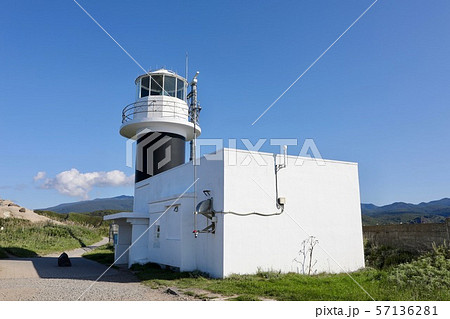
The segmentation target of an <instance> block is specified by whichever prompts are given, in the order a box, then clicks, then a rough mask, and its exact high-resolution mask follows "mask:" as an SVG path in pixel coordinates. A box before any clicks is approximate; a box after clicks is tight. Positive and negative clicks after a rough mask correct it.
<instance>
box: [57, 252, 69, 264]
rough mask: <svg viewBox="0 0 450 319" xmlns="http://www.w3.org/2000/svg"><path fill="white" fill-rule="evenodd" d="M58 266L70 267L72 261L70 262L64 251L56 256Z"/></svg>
mask: <svg viewBox="0 0 450 319" xmlns="http://www.w3.org/2000/svg"><path fill="white" fill-rule="evenodd" d="M58 266H59V267H72V263H71V262H70V259H69V256H68V255H67V254H66V253H62V254H61V256H59V257H58Z"/></svg>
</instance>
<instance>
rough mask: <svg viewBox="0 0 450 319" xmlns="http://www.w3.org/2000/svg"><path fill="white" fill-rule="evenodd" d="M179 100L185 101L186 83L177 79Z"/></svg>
mask: <svg viewBox="0 0 450 319" xmlns="http://www.w3.org/2000/svg"><path fill="white" fill-rule="evenodd" d="M177 98H179V99H180V100H184V82H183V81H181V80H180V79H177Z"/></svg>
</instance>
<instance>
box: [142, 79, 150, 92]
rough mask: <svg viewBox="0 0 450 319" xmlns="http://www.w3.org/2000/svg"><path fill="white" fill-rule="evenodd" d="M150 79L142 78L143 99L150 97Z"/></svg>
mask: <svg viewBox="0 0 450 319" xmlns="http://www.w3.org/2000/svg"><path fill="white" fill-rule="evenodd" d="M148 84H149V77H148V76H146V77H143V78H141V97H145V96H148V91H149V85H148Z"/></svg>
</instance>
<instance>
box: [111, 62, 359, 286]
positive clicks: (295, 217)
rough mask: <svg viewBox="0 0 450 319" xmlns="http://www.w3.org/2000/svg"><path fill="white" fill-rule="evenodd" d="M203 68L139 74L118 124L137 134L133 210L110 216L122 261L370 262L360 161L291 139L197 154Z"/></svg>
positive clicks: (229, 270) (200, 265)
mask: <svg viewBox="0 0 450 319" xmlns="http://www.w3.org/2000/svg"><path fill="white" fill-rule="evenodd" d="M197 75H198V72H197V74H196V75H195V76H194V78H193V79H192V80H191V81H190V82H188V80H187V79H186V78H183V77H181V76H180V75H178V74H176V73H174V72H172V71H169V70H165V69H159V70H156V71H151V72H148V73H146V74H143V75H140V76H138V77H137V79H136V80H135V85H136V98H135V101H134V102H133V103H131V104H129V105H127V106H126V107H125V108H123V111H122V114H121V115H122V116H121V124H120V134H121V135H122V136H124V137H125V138H127V139H132V140H135V141H136V175H135V176H136V178H135V183H134V203H133V211H132V212H121V213H117V214H112V215H107V216H104V219H105V220H111V221H114V223H115V224H116V225H117V226H118V236H117V241H115V244H114V254H115V264H123V265H127V266H128V267H131V266H132V265H133V264H146V263H149V262H150V263H154V264H158V265H160V266H161V267H164V268H170V269H174V270H179V271H195V270H198V271H201V272H205V273H208V274H209V275H210V276H212V277H217V278H223V277H226V276H229V275H231V274H250V273H255V272H257V271H258V270H272V271H275V270H276V271H282V272H300V273H302V272H303V273H304V272H305V267H304V265H310V267H313V269H308V271H307V273H315V272H348V271H354V270H357V269H359V268H362V267H364V248H363V237H362V225H361V209H360V198H359V178H358V164H357V163H353V162H344V161H336V160H321V161H320V165H318V162H317V161H316V160H315V159H314V158H310V157H302V156H300V155H299V156H294V155H288V152H287V149H286V148H284V149H285V150H286V151H285V152H284V154H272V153H264V152H259V151H250V150H248V149H247V150H245V149H236V147H231V148H220V147H218V149H216V151H215V152H214V154H205V155H204V156H197V155H198V153H200V152H198V151H199V150H198V149H197V150H196V138H197V137H198V136H200V134H201V129H200V126H199V123H198V117H199V112H200V107H199V104H198V102H197ZM188 91H189V92H188ZM212 116H214V114H213V115H212ZM216 116H220V114H216ZM273 131H274V134H276V133H277V132H276V127H274V128H273ZM299 134H300V133H299ZM187 142H190V145H191V147H190V156H189V157H190V160H189V161H186V144H187ZM204 144H205V141H202V143H199V145H204ZM309 241H313V242H318V245H320V248H318V249H315V250H314V252H312V251H311V252H309V253H308V254H307V256H306V255H305V256H306V257H305V256H303V257H305V258H310V262H307V263H306V262H305V261H304V259H302V256H299V251H300V252H301V249H302V247H305V245H307V243H308V242H309ZM298 260H300V261H303V264H300V263H299V262H297V261H298ZM311 265H313V266H311Z"/></svg>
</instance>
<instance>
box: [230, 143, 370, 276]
mask: <svg viewBox="0 0 450 319" xmlns="http://www.w3.org/2000/svg"><path fill="white" fill-rule="evenodd" d="M230 154H231V157H230ZM248 154H249V152H245V151H239V150H238V151H237V152H236V151H230V150H225V161H226V163H225V173H224V181H225V194H224V202H225V207H224V210H225V211H235V212H239V213H245V212H250V211H258V212H261V213H273V212H275V211H276V206H275V176H274V157H273V155H272V154H265V153H259V154H260V155H261V157H262V159H263V161H264V162H265V163H266V164H267V165H260V163H259V164H258V163H257V162H256V160H255V159H252V160H251V162H250V163H248V165H242V163H243V162H244V164H246V163H245V161H248V160H249V159H247V160H245V158H246V157H247V156H248ZM230 159H231V165H229V163H230ZM288 159H289V160H288V166H287V167H286V168H284V169H282V170H280V171H279V179H278V185H279V196H280V197H285V198H286V201H287V202H286V205H285V212H284V213H283V214H282V215H279V216H272V217H261V216H246V217H241V216H235V215H231V214H227V215H225V221H224V223H225V233H224V275H225V276H227V275H230V274H232V273H241V274H243V273H255V272H256V271H257V270H258V269H263V270H271V269H272V270H282V271H284V272H289V271H300V272H301V268H300V267H301V266H300V265H299V264H298V263H296V262H294V261H293V260H294V258H296V257H299V256H298V251H299V250H300V244H301V242H302V241H303V240H304V239H306V238H308V236H309V235H311V236H315V237H316V238H317V239H318V240H319V245H318V246H316V248H315V249H314V257H313V259H314V260H315V259H317V264H316V266H315V269H316V270H317V272H342V271H353V270H357V269H359V268H361V267H364V251H363V239H362V225H361V211H360V198H359V182H358V166H357V164H355V163H346V162H337V161H325V162H324V163H325V165H322V166H319V165H317V163H316V161H315V160H312V159H305V160H304V161H303V165H301V166H300V165H295V161H296V159H297V157H293V156H289V157H288ZM235 163H236V164H235ZM298 164H299V163H298Z"/></svg>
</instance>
